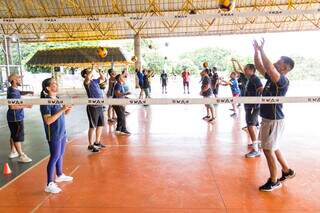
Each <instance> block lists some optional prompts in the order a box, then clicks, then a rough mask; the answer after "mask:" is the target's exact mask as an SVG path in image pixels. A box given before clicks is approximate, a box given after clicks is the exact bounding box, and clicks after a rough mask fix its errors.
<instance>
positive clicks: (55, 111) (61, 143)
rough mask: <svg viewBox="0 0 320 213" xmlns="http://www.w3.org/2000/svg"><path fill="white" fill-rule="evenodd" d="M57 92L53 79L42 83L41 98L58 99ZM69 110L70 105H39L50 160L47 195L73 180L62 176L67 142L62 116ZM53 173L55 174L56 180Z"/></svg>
mask: <svg viewBox="0 0 320 213" xmlns="http://www.w3.org/2000/svg"><path fill="white" fill-rule="evenodd" d="M57 92H58V84H57V82H56V80H55V79H54V78H47V79H45V80H44V81H43V82H42V91H41V94H40V97H41V98H47V99H49V98H52V99H58V97H57ZM71 109H72V106H71V105H64V106H61V105H60V104H56V105H40V112H41V115H42V120H43V125H44V129H45V133H46V139H47V141H48V144H49V150H50V158H49V161H48V165H47V185H46V187H45V192H48V193H54V194H56V193H59V192H61V188H59V187H58V185H57V184H56V183H60V182H69V181H72V180H73V177H71V176H67V175H65V174H63V171H62V167H63V166H62V164H63V154H64V150H65V146H66V141H67V132H66V127H65V117H64V116H65V115H67V114H69V113H70V111H71ZM55 171H56V174H57V177H56V178H55V174H54V172H55ZM55 182H56V183H55Z"/></svg>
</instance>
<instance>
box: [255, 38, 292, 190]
mask: <svg viewBox="0 0 320 213" xmlns="http://www.w3.org/2000/svg"><path fill="white" fill-rule="evenodd" d="M264 43H265V41H264V40H262V41H261V43H260V44H258V42H257V41H256V40H254V42H253V47H254V62H255V65H256V68H257V70H258V71H259V72H260V73H261V74H262V75H263V76H264V77H265V78H266V79H267V82H266V84H265V86H264V89H263V92H262V96H270V97H272V96H285V95H286V93H287V91H288V88H289V80H288V78H287V77H286V75H287V74H288V73H289V71H291V70H292V69H293V67H294V61H293V60H292V59H291V58H289V57H287V56H282V57H280V59H279V60H278V61H277V62H276V63H274V64H273V63H271V62H270V60H269V59H268V57H267V55H266V53H265V51H264V48H263V47H264ZM282 107H283V105H282V104H261V106H260V116H261V117H262V122H261V128H260V132H259V138H260V140H261V146H262V149H263V152H264V154H265V156H266V159H267V163H268V167H269V171H270V178H269V179H268V181H267V182H266V183H265V184H264V185H262V186H260V187H259V190H260V191H267V192H269V191H273V190H275V189H277V188H280V187H281V186H282V184H281V182H283V181H286V180H287V179H289V178H293V177H294V176H295V171H294V170H292V169H290V168H289V166H288V163H287V162H286V160H285V158H284V156H283V155H282V153H281V151H280V148H279V143H280V139H281V136H282V133H283V130H284V114H283V111H282ZM277 162H279V163H280V165H281V167H282V176H281V178H280V179H277Z"/></svg>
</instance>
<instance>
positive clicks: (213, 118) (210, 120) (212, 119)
mask: <svg viewBox="0 0 320 213" xmlns="http://www.w3.org/2000/svg"><path fill="white" fill-rule="evenodd" d="M215 119H216V118H215V117H212V118H211V119H209V120H208V122H212V121H214V120H215Z"/></svg>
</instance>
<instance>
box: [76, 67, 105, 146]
mask: <svg viewBox="0 0 320 213" xmlns="http://www.w3.org/2000/svg"><path fill="white" fill-rule="evenodd" d="M81 76H82V77H83V78H84V81H83V85H84V88H85V89H86V92H87V96H88V98H103V92H102V90H101V89H100V86H99V84H100V83H102V82H105V76H104V73H103V72H99V78H97V79H93V73H92V71H90V70H89V69H84V70H82V71H81ZM87 115H88V120H89V131H88V139H89V146H88V150H90V151H91V152H99V151H100V149H101V148H105V147H106V146H105V145H104V144H102V143H101V134H102V129H103V126H104V113H103V106H101V105H88V106H87ZM94 133H96V140H95V141H94Z"/></svg>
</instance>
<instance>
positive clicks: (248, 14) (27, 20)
mask: <svg viewBox="0 0 320 213" xmlns="http://www.w3.org/2000/svg"><path fill="white" fill-rule="evenodd" d="M319 13H320V7H319V8H318V9H305V10H298V9H289V10H281V9H274V10H267V11H248V12H237V11H233V12H231V13H228V12H215V13H214V12H211V13H206V14H193V15H191V14H185V15H171V14H170V15H165V16H138V15H132V16H112V17H101V16H99V17H98V16H93V17H62V18H58V17H46V18H1V19H0V24H46V23H57V24H62V23H65V24H74V23H110V22H111V23H114V22H128V21H133V22H149V21H151V22H152V21H167V20H184V19H213V18H236V17H242V18H246V17H259V16H264V17H265V16H279V15H281V16H295V15H304V14H305V15H306V14H319Z"/></svg>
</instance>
